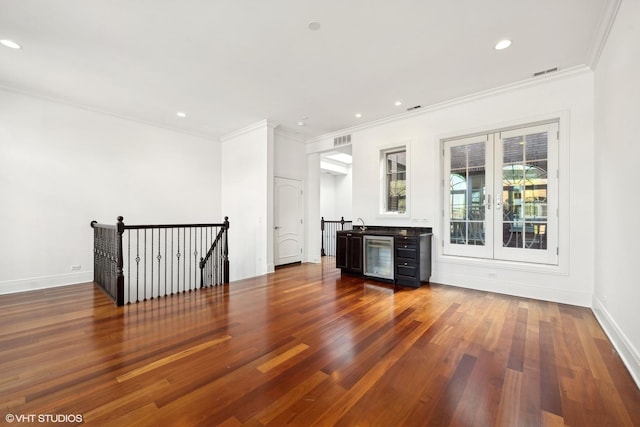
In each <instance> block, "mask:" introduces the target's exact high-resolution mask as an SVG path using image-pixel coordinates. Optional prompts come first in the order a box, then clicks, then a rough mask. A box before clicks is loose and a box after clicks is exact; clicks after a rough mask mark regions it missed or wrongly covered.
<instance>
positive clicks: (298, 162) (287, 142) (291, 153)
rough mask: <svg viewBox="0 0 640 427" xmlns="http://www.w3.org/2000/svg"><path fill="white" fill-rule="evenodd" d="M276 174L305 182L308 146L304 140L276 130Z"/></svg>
mask: <svg viewBox="0 0 640 427" xmlns="http://www.w3.org/2000/svg"><path fill="white" fill-rule="evenodd" d="M274 137H275V145H274V174H275V176H279V177H282V178H289V179H297V180H301V181H303V180H304V179H305V178H306V176H307V157H306V149H307V148H306V146H305V142H304V140H303V139H301V138H298V137H296V136H295V135H290V134H288V133H285V132H282V131H280V130H279V129H278V128H276V129H275V133H274Z"/></svg>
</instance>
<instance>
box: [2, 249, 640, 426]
mask: <svg viewBox="0 0 640 427" xmlns="http://www.w3.org/2000/svg"><path fill="white" fill-rule="evenodd" d="M0 408H2V409H4V412H5V415H6V414H80V415H82V416H83V420H84V422H85V423H86V424H88V425H96V426H98V425H99V426H102V425H107V426H108V425H114V426H115V425H136V426H156V425H165V426H200V425H201V426H212V425H222V426H241V425H242V426H247V427H264V426H278V427H279V426H283V425H293V426H305V427H308V426H312V425H316V426H332V425H336V426H354V425H373V426H396V425H397V426H401V425H402V426H425V425H428V426H431V425H444V426H465V427H467V426H493V425H496V426H518V427H521V426H524V427H527V426H535V427H539V426H543V425H549V426H556V425H558V426H559V425H571V426H587V427H589V426H598V427H599V426H606V425H610V426H616V427H617V426H623V427H626V426H637V425H640V390H639V389H638V387H637V385H636V384H635V383H634V382H633V379H632V377H631V376H630V374H629V372H628V371H627V370H626V369H625V367H624V365H623V363H622V360H621V359H620V357H619V355H618V354H617V353H616V352H615V350H614V349H613V347H612V345H611V343H610V342H609V341H608V339H607V337H606V335H605V334H604V332H603V330H602V328H600V326H599V325H598V323H597V320H596V319H595V316H593V313H592V312H591V311H590V310H589V309H587V308H583V307H573V306H568V305H563V304H556V303H552V302H545V301H536V300H531V299H525V298H516V297H511V296H507V295H499V294H492V293H490V292H484V291H475V290H470V289H463V288H457V287H452V286H442V285H438V284H430V285H424V286H422V287H420V288H418V289H409V288H400V287H394V286H392V285H389V284H385V283H379V282H375V281H373V280H369V279H366V280H364V279H361V278H357V277H350V276H341V274H340V272H339V270H337V269H335V266H334V265H333V259H332V258H326V257H325V258H324V259H323V263H322V264H302V265H298V266H294V267H287V268H282V269H278V270H277V271H276V272H275V273H273V274H269V275H266V276H262V277H257V278H251V279H246V280H242V281H237V282H234V283H231V284H229V285H225V286H218V287H212V288H207V289H204V290H198V291H192V292H186V293H179V294H176V295H173V296H170V297H163V298H156V299H153V300H149V301H146V302H143V303H139V304H131V305H127V306H124V307H115V306H114V305H113V303H112V302H111V301H110V300H109V299H108V298H107V297H106V296H105V295H104V294H103V293H102V292H101V291H100V290H99V289H97V288H96V287H94V286H93V284H90V283H87V284H78V285H72V286H67V287H60V288H55V289H46V290H37V291H33V292H26V293H21V294H12V295H0ZM0 415H1V414H0ZM2 419H3V417H1V416H0V423H2V422H3V421H2Z"/></svg>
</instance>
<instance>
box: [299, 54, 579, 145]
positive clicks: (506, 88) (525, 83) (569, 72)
mask: <svg viewBox="0 0 640 427" xmlns="http://www.w3.org/2000/svg"><path fill="white" fill-rule="evenodd" d="M591 72H592V70H591V68H589V67H588V66H587V65H578V66H575V67H571V68H567V69H564V70H560V71H557V72H555V73H551V74H545V75H543V76H538V77H531V78H528V79H526V80H521V81H519V82H515V83H509V84H506V85H503V86H498V87H495V88H493V89H488V90H485V91H481V92H476V93H473V94H470V95H466V96H462V97H459V98H454V99H451V100H449V101H444V102H439V103H437V104H432V105H429V106H426V107H422V108H420V109H419V110H413V111H407V112H403V113H399V114H394V115H392V116H387V117H383V118H381V119H378V120H373V121H370V122H367V123H362V124H360V125H357V126H352V127H349V128H345V129H341V130H338V131H335V132H330V133H325V134H322V135H319V136H316V137H313V138H310V139H307V140H306V143H307V144H313V143H316V142H320V141H324V140H326V139H333V138H335V137H337V136H342V135H345V134H350V133H354V132H358V131H362V130H365V129H369V128H372V127H376V126H380V125H383V124H387V123H392V122H395V121H398V120H404V119H407V118H410V117H415V116H421V115H423V114H427V113H433V112H434V111H438V110H443V109H445V108H449V107H452V106H455V105H460V104H465V103H468V102H472V101H477V100H480V99H484V98H489V97H492V96H495V95H499V94H502V93H505V92H510V91H513V90H519V89H524V88H527V87H531V86H538V85H541V84H545V83H548V82H550V81H553V80H561V79H565V78H568V77H573V76H577V75H580V74H585V73H591Z"/></svg>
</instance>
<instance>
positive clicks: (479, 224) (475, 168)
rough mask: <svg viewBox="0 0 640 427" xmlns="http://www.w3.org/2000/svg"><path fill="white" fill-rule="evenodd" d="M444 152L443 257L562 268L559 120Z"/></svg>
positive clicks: (448, 144) (466, 141) (453, 144)
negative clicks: (559, 218) (560, 245)
mask: <svg viewBox="0 0 640 427" xmlns="http://www.w3.org/2000/svg"><path fill="white" fill-rule="evenodd" d="M443 148H444V168H443V169H444V176H443V185H444V212H443V216H444V224H443V225H444V236H443V242H444V245H443V246H444V252H443V253H444V254H445V255H458V256H468V257H480V258H487V259H500V260H506V261H523V262H531V263H544V264H557V263H558V249H557V248H558V215H557V213H558V123H557V122H553V123H548V124H543V125H536V126H529V127H522V128H519V129H514V130H509V131H503V132H492V133H489V134H486V135H480V136H476V137H470V138H460V139H455V140H449V141H445V142H444V145H443Z"/></svg>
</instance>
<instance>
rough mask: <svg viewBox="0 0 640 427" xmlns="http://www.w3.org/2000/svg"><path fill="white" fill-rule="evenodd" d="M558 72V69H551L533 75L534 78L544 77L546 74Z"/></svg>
mask: <svg viewBox="0 0 640 427" xmlns="http://www.w3.org/2000/svg"><path fill="white" fill-rule="evenodd" d="M556 71H558V67H553V68H549V69H548V70H542V71H538V72H537V73H533V77H538V76H543V75H545V74H549V73H554V72H556Z"/></svg>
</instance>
